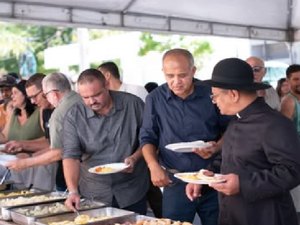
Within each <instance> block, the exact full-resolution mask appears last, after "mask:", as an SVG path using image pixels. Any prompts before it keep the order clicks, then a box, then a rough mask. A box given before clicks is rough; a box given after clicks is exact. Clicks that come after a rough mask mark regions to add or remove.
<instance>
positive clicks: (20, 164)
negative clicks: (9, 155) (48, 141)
mask: <svg viewBox="0 0 300 225" xmlns="http://www.w3.org/2000/svg"><path fill="white" fill-rule="evenodd" d="M30 160H32V159H31V158H18V159H16V160H12V161H9V162H7V163H6V164H5V166H6V167H7V168H8V169H10V170H14V171H20V170H24V169H26V168H29V167H30Z"/></svg>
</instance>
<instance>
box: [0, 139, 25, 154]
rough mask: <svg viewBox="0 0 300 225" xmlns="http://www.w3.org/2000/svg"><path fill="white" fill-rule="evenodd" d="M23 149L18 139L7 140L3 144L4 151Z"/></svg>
mask: <svg viewBox="0 0 300 225" xmlns="http://www.w3.org/2000/svg"><path fill="white" fill-rule="evenodd" d="M22 150H23V147H22V143H21V142H19V141H9V142H7V143H6V144H5V150H4V151H5V152H7V153H17V152H21V151H22Z"/></svg>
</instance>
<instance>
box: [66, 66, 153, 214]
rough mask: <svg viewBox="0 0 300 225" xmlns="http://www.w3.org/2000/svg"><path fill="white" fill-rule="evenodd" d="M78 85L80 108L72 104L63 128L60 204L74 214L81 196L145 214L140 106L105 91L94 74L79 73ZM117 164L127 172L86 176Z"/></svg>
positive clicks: (145, 179) (132, 98) (125, 95)
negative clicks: (64, 191)
mask: <svg viewBox="0 0 300 225" xmlns="http://www.w3.org/2000/svg"><path fill="white" fill-rule="evenodd" d="M77 84H78V85H77V86H78V91H79V94H80V96H81V97H82V100H83V103H81V102H79V103H77V104H75V105H74V106H73V107H72V108H71V109H70V110H69V111H68V112H67V114H66V116H65V119H64V123H63V127H64V132H63V143H64V145H63V146H64V151H63V168H64V173H65V179H66V182H67V186H68V190H69V196H68V198H67V200H66V202H65V205H66V206H67V207H68V208H70V209H72V210H74V211H76V209H78V207H79V203H80V195H82V196H83V197H85V198H93V199H95V200H99V201H102V202H104V203H106V204H108V205H109V206H112V207H116V208H122V209H126V210H130V211H134V212H136V213H139V214H145V213H146V211H147V201H146V192H147V191H148V189H149V177H148V171H147V166H146V164H145V161H144V160H143V157H142V153H141V150H140V148H139V141H138V134H139V130H140V126H141V124H142V116H143V108H144V103H143V101H142V100H141V99H140V98H139V97H137V96H134V95H132V94H129V93H125V92H120V91H111V90H109V89H108V86H107V82H106V80H105V77H104V75H103V74H102V73H101V72H100V71H98V70H96V69H87V70H85V71H83V72H82V73H81V74H80V76H79V78H78V81H77ZM116 162H124V163H125V164H127V165H129V168H127V170H126V171H122V172H120V173H116V174H107V175H104V176H102V175H98V174H93V173H90V172H89V169H90V168H91V167H95V166H99V165H103V164H107V163H116Z"/></svg>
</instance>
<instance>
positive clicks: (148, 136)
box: [140, 95, 159, 147]
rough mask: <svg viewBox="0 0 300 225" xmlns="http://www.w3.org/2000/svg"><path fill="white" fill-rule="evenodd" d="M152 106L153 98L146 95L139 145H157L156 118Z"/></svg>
mask: <svg viewBox="0 0 300 225" xmlns="http://www.w3.org/2000/svg"><path fill="white" fill-rule="evenodd" d="M157 117H158V116H157V113H156V111H155V107H154V101H153V98H152V97H151V96H150V95H148V96H147V97H146V103H145V109H144V116H143V124H142V127H141V130H140V145H141V147H142V146H144V145H145V144H153V145H155V146H158V132H159V129H158V123H157V121H158V118H157Z"/></svg>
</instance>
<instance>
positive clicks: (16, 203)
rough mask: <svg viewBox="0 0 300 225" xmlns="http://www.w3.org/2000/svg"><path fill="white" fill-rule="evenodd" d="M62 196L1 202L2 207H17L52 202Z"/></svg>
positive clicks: (2, 200)
mask: <svg viewBox="0 0 300 225" xmlns="http://www.w3.org/2000/svg"><path fill="white" fill-rule="evenodd" d="M61 198H62V197H61V196H46V195H36V196H31V197H23V196H20V197H17V198H5V199H1V200H0V205H1V206H16V205H25V204H32V203H35V202H43V201H50V200H56V199H61Z"/></svg>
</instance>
